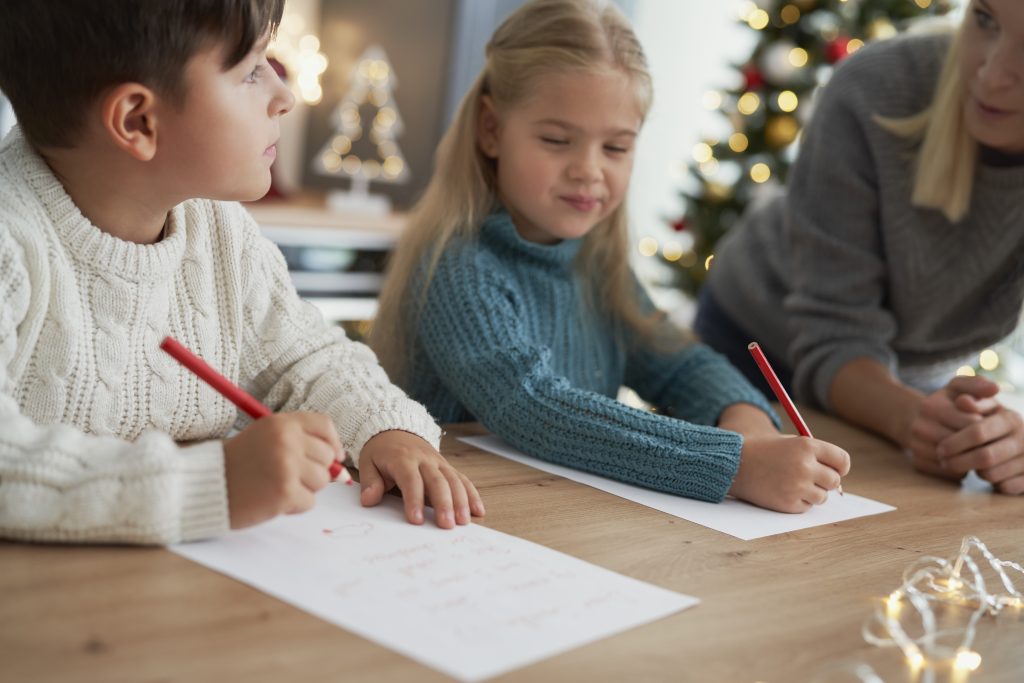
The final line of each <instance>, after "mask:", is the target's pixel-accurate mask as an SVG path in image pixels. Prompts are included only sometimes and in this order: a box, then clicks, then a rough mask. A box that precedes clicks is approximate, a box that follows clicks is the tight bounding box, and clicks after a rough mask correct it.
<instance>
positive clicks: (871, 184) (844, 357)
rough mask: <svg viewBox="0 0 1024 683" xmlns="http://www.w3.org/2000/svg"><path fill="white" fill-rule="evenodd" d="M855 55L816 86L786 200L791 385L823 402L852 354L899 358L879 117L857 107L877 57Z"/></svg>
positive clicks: (891, 362) (886, 361) (890, 363)
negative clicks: (872, 140) (873, 136)
mask: <svg viewBox="0 0 1024 683" xmlns="http://www.w3.org/2000/svg"><path fill="white" fill-rule="evenodd" d="M866 56H870V55H866ZM854 57H857V55H855V56H854ZM854 57H851V58H850V59H849V60H847V62H845V63H844V64H843V65H842V66H841V67H840V68H839V69H837V71H836V73H835V75H834V77H833V78H832V80H831V81H830V82H829V84H828V85H827V86H826V87H825V88H824V89H823V91H822V93H821V95H820V102H819V103H818V105H817V110H816V112H815V114H814V117H813V120H812V121H811V123H810V125H808V127H807V129H806V130H805V132H804V137H803V142H802V143H801V149H800V156H799V158H798V160H797V162H796V163H795V165H794V167H793V171H792V173H791V175H790V180H789V188H788V200H787V201H788V206H787V208H788V220H787V224H786V233H787V234H786V237H787V243H788V244H789V245H790V248H791V249H792V269H791V274H792V292H791V294H790V295H789V296H788V297H787V298H786V300H785V309H786V311H787V313H788V323H789V325H790V338H791V340H792V342H791V344H790V348H789V358H790V362H791V364H792V366H793V368H794V378H793V384H794V391H795V393H796V395H797V397H798V398H800V399H801V400H806V401H812V402H815V403H816V404H818V405H820V406H823V407H826V408H827V407H828V406H829V403H828V393H829V389H830V387H831V385H832V381H833V379H834V377H835V374H836V372H837V371H838V370H839V369H840V368H841V367H842V366H844V365H846V364H847V363H849V362H850V361H852V360H854V359H856V358H870V359H874V360H877V361H878V362H880V363H882V364H883V365H885V366H887V367H889V368H894V366H895V354H894V352H893V350H892V348H891V342H892V340H893V338H894V336H895V334H896V322H895V319H894V316H893V314H892V313H891V312H890V311H889V310H887V309H886V308H885V298H886V294H885V286H886V268H885V260H884V259H885V256H884V250H883V244H882V237H881V233H880V208H879V196H878V191H879V190H878V186H877V173H876V171H875V166H874V159H873V158H872V152H871V147H870V145H869V142H868V136H867V132H866V131H865V129H864V126H867V125H877V124H876V123H874V122H873V121H871V120H870V118H869V115H867V114H865V113H863V112H861V111H860V109H859V108H858V103H859V102H862V101H863V99H864V97H865V89H866V88H868V87H870V85H869V84H870V82H871V79H872V78H873V77H876V76H877V74H873V73H872V72H873V71H874V70H877V67H878V65H877V64H876V62H874V61H871V60H867V61H865V60H863V59H855V58H854ZM861 108H863V107H861ZM894 144H895V143H894Z"/></svg>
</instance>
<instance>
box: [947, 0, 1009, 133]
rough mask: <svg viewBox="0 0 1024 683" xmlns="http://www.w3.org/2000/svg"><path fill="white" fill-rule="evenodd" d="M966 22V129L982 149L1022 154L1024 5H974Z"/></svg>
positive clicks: (998, 1)
mask: <svg viewBox="0 0 1024 683" xmlns="http://www.w3.org/2000/svg"><path fill="white" fill-rule="evenodd" d="M964 22H965V24H964V30H963V37H962V41H963V42H962V44H961V53H960V68H961V73H962V78H963V85H964V91H965V92H964V94H965V96H966V97H965V99H964V115H965V118H966V122H967V129H968V130H969V131H970V133H971V135H972V136H973V137H974V139H975V140H977V141H978V142H980V143H981V144H983V145H986V146H988V147H993V148H995V149H998V150H1001V151H1004V152H1010V153H1021V152H1024V1H1022V0H972V2H971V5H970V7H969V8H968V10H967V16H966V18H965V19H964Z"/></svg>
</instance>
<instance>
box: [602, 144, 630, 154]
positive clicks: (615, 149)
mask: <svg viewBox="0 0 1024 683" xmlns="http://www.w3.org/2000/svg"><path fill="white" fill-rule="evenodd" d="M604 149H605V151H606V152H611V153H612V154H625V153H626V152H628V151H629V148H628V147H620V146H618V145H605V146H604Z"/></svg>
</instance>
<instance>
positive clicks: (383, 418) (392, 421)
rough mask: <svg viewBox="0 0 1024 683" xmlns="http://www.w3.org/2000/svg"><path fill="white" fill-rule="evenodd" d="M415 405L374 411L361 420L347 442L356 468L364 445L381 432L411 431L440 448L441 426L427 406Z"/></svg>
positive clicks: (350, 456) (349, 453)
mask: <svg viewBox="0 0 1024 683" xmlns="http://www.w3.org/2000/svg"><path fill="white" fill-rule="evenodd" d="M414 405H415V407H416V409H413V410H407V411H401V410H388V411H384V412H379V413H374V414H372V415H370V416H368V417H367V418H366V419H364V420H363V421H362V422H361V424H360V425H359V428H358V429H357V430H356V432H355V437H353V440H352V443H350V444H346V446H347V447H348V449H349V450H348V457H349V458H351V459H352V464H353V466H354V467H355V468H356V469H359V455H360V453H362V450H363V446H365V445H366V442H367V441H369V440H370V439H372V438H373V437H375V436H377V435H378V434H380V433H381V432H387V431H391V430H399V431H403V432H409V433H410V434H415V435H416V436H418V437H420V438H421V439H423V440H424V441H426V442H427V443H429V444H430V445H431V446H433V447H434V448H435V449H437V450H440V446H441V428H440V427H438V426H437V423H436V422H434V420H433V418H431V417H430V413H428V412H427V411H426V409H425V408H422V407H420V406H419V405H418V404H414Z"/></svg>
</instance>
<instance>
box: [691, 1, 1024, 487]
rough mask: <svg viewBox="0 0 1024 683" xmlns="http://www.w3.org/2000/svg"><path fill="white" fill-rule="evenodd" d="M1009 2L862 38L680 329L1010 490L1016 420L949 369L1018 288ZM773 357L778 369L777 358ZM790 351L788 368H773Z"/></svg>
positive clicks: (1019, 94)
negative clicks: (949, 24) (754, 353)
mask: <svg viewBox="0 0 1024 683" xmlns="http://www.w3.org/2000/svg"><path fill="white" fill-rule="evenodd" d="M1021 44H1024V3H1020V2H1019V1H1018V0H973V1H972V3H971V5H970V7H969V8H968V12H967V15H966V18H965V20H964V23H963V25H962V26H961V28H960V30H959V31H958V32H957V33H956V35H947V34H943V35H916V36H905V37H901V38H898V39H894V40H891V41H888V42H885V43H879V44H876V45H871V46H869V47H867V48H865V49H863V50H861V51H860V52H858V53H857V54H856V55H854V56H852V57H851V58H849V59H848V60H846V61H845V62H844V63H843V64H842V66H841V67H840V68H838V69H837V71H836V73H835V74H834V76H833V78H832V80H831V82H830V83H829V84H828V86H827V87H825V88H824V89H823V90H822V92H821V96H820V101H819V103H818V106H817V111H816V113H815V116H814V119H813V121H812V122H811V123H810V125H809V126H808V127H807V129H806V130H805V132H804V137H803V140H802V142H801V149H800V155H799V158H798V160H797V162H796V164H795V165H794V168H793V171H792V173H791V176H790V183H789V186H788V188H787V191H786V193H785V195H784V196H781V197H778V198H776V199H774V200H772V201H770V202H768V203H767V204H764V205H762V206H759V207H757V208H755V209H753V210H752V211H751V213H750V215H749V216H748V217H747V219H746V220H745V222H744V225H742V226H740V227H739V228H737V229H736V230H734V231H733V232H732V234H730V235H729V237H728V239H726V240H724V241H723V244H722V245H721V247H720V249H719V252H718V255H717V257H716V259H715V265H714V267H713V268H712V269H711V272H710V277H709V282H708V286H707V287H706V288H705V291H704V293H703V294H702V300H701V306H700V309H699V312H698V317H697V322H696V329H697V332H698V333H699V334H700V335H701V336H702V338H703V339H704V341H705V342H707V343H708V344H710V345H711V346H712V347H714V348H716V349H718V350H719V351H721V352H723V353H725V354H727V355H728V356H729V357H730V358H731V359H733V361H734V362H735V363H737V365H741V367H747V369H748V370H749V372H748V375H749V376H751V377H752V378H756V372H757V371H756V369H754V368H753V367H752V366H750V365H749V358H747V357H746V348H745V346H746V342H747V341H749V340H751V339H757V340H758V341H760V342H761V344H762V346H763V347H765V348H766V349H767V351H768V352H769V354H770V355H771V356H773V358H772V361H773V362H775V363H779V365H780V366H781V368H780V369H781V370H782V372H780V374H783V375H785V376H786V377H787V378H791V384H792V387H793V389H794V390H795V393H796V395H797V397H798V398H799V399H801V400H804V401H808V402H811V403H814V404H816V405H819V406H821V407H824V408H826V409H828V410H830V411H832V412H834V413H835V414H837V415H839V416H841V417H843V418H845V419H847V420H849V421H851V422H853V423H856V424H858V425H861V426H863V427H866V428H868V429H871V430H873V431H875V432H878V433H880V434H882V435H884V436H886V437H888V438H889V439H891V440H892V441H894V442H896V443H897V444H899V445H901V446H903V447H904V448H906V449H908V450H909V451H910V452H911V454H912V458H913V462H914V465H915V467H917V469H919V470H920V471H923V472H927V473H929V474H933V475H937V476H942V477H946V478H950V479H955V480H959V479H960V478H962V477H963V476H964V475H965V474H966V473H967V472H969V471H970V470H972V469H973V470H977V471H978V473H979V474H980V475H981V476H982V477H984V478H985V479H987V480H988V481H990V482H991V483H992V484H993V485H994V486H995V487H996V489H997V490H999V491H1002V492H1004V493H1011V494H1021V493H1024V422H1022V419H1021V416H1020V415H1019V414H1017V413H1016V412H1014V411H1012V410H1009V409H1007V408H1005V407H1003V406H1001V405H1000V404H999V402H998V401H997V400H996V399H995V395H996V393H997V391H998V387H997V386H996V385H995V384H993V383H992V382H989V381H987V380H984V379H982V378H976V377H954V378H953V379H950V378H951V377H953V375H954V369H955V368H956V367H957V366H958V365H960V364H962V362H963V361H964V360H965V359H966V358H968V357H970V356H971V355H973V354H974V353H976V352H977V351H978V350H980V349H982V348H984V347H985V346H987V345H989V344H992V343H993V342H995V341H998V340H999V339H1001V338H1003V337H1005V336H1006V335H1007V334H1009V333H1010V332H1011V331H1012V330H1013V329H1014V327H1015V326H1016V324H1017V322H1018V319H1019V317H1020V311H1021V303H1022V299H1024V249H1022V247H1024V50H1022V49H1021ZM780 359H782V360H783V362H779V361H780ZM786 360H788V361H789V362H788V363H787V362H784V361H786Z"/></svg>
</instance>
